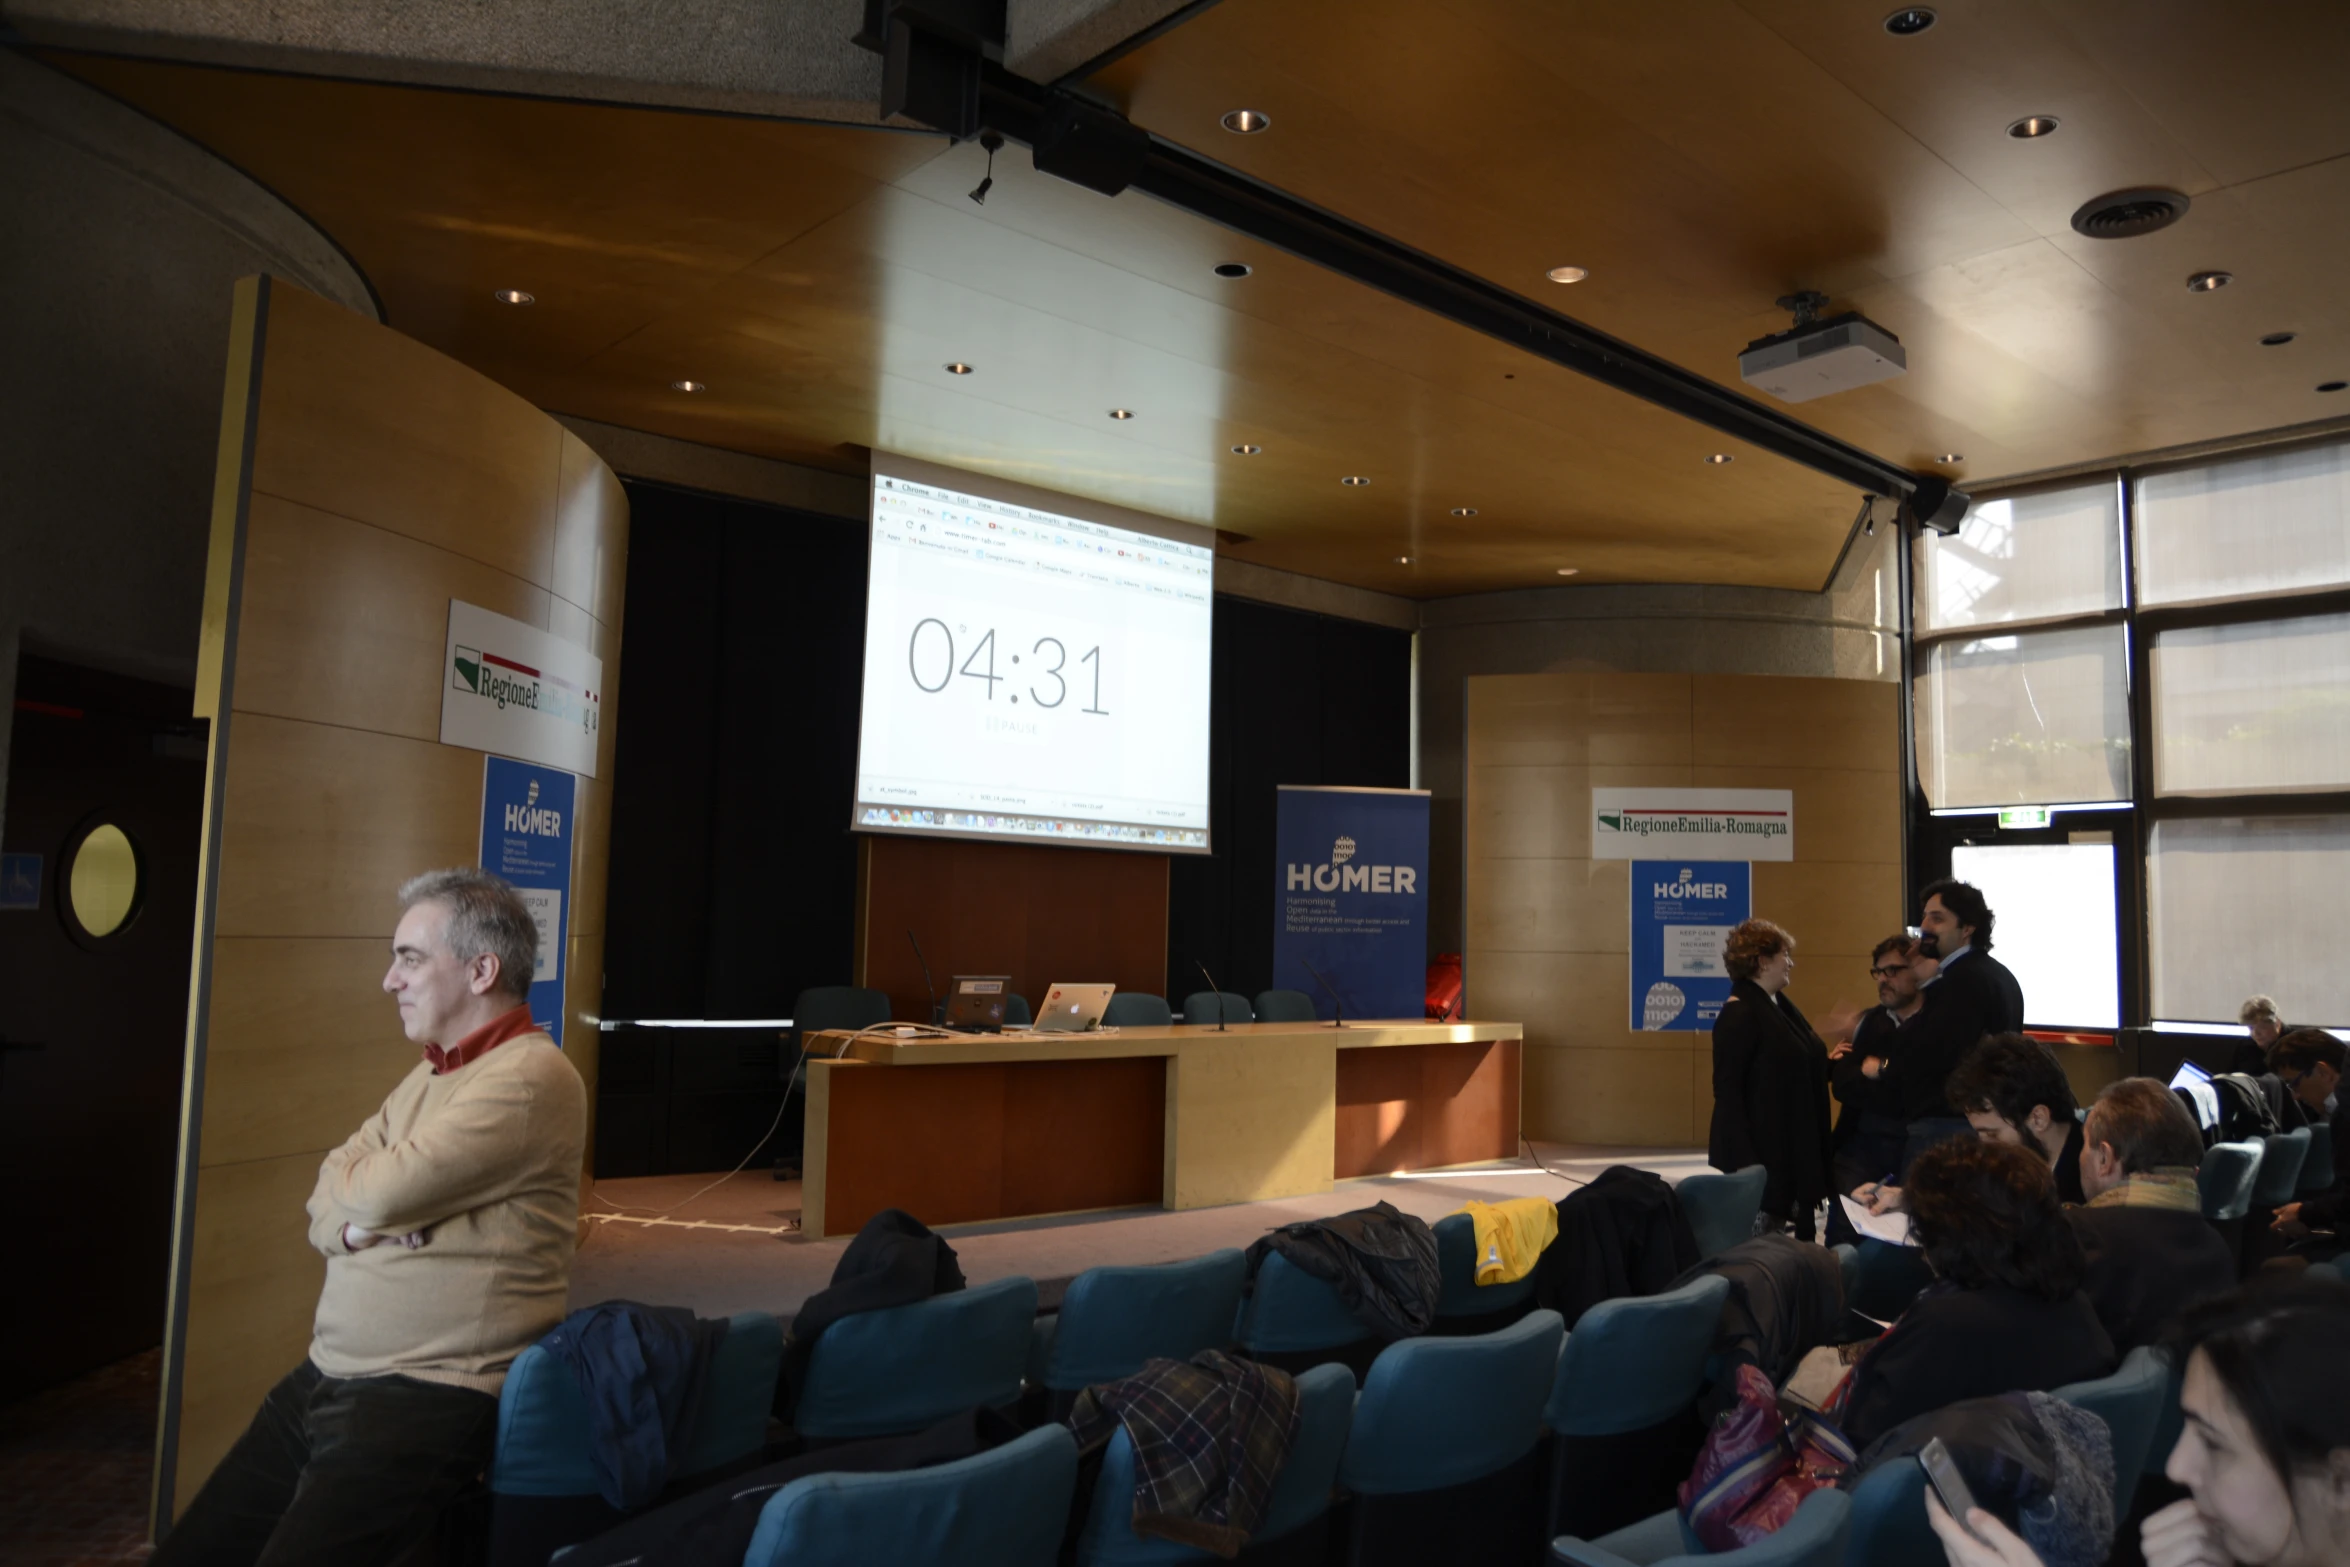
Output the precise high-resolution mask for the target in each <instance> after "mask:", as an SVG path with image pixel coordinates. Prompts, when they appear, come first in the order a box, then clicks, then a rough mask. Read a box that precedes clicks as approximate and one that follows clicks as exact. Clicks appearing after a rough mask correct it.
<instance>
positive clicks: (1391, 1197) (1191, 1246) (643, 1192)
mask: <svg viewBox="0 0 2350 1567" xmlns="http://www.w3.org/2000/svg"><path fill="white" fill-rule="evenodd" d="M1534 1152H1535V1156H1536V1158H1538V1159H1539V1160H1540V1161H1541V1162H1542V1165H1546V1166H1548V1169H1544V1168H1542V1167H1540V1166H1537V1165H1536V1164H1533V1163H1530V1162H1527V1161H1523V1160H1513V1161H1508V1162H1505V1163H1497V1164H1492V1165H1481V1166H1477V1167H1474V1168H1470V1169H1454V1170H1444V1171H1438V1172H1431V1173H1429V1174H1426V1175H1420V1174H1403V1175H1384V1176H1367V1177H1364V1178H1362V1179H1359V1180H1350V1181H1341V1182H1339V1183H1338V1185H1337V1186H1336V1187H1335V1188H1334V1189H1333V1190H1330V1191H1327V1192H1320V1193H1316V1194H1314V1195H1311V1196H1306V1197H1284V1198H1276V1199H1273V1200H1270V1201H1265V1202H1250V1203H1233V1204H1230V1205H1227V1206H1224V1207H1216V1208H1192V1209H1186V1210H1184V1211H1181V1212H1167V1211H1165V1210H1162V1209H1160V1208H1157V1207H1148V1208H1129V1209H1115V1210H1111V1211H1109V1212H1100V1213H1086V1214H1074V1215H1069V1216H1066V1217H1047V1218H1038V1219H1004V1220H997V1221H994V1222H990V1223H981V1224H956V1225H941V1226H939V1227H938V1228H939V1231H940V1233H941V1234H943V1235H945V1236H946V1237H947V1239H948V1240H949V1242H951V1243H952V1244H953V1246H954V1248H955V1252H956V1255H957V1256H958V1257H960V1258H961V1259H962V1265H963V1273H964V1276H965V1277H966V1278H968V1279H969V1280H970V1281H971V1282H972V1283H974V1284H978V1283H984V1282H985V1281H987V1280H989V1279H1000V1278H1005V1277H1008V1276H1010V1275H1013V1274H1022V1273H1024V1274H1027V1275H1028V1276H1030V1277H1031V1278H1034V1279H1036V1280H1037V1281H1038V1283H1039V1285H1040V1286H1043V1295H1044V1298H1045V1299H1046V1300H1047V1301H1048V1302H1049V1301H1053V1300H1057V1299H1058V1298H1059V1285H1060V1284H1061V1283H1062V1282H1064V1281H1066V1280H1067V1279H1069V1278H1071V1277H1074V1276H1075V1275H1076V1274H1079V1273H1082V1272H1083V1271H1085V1270H1086V1269H1087V1268H1091V1267H1095V1266H1098V1265H1100V1264H1103V1263H1150V1262H1173V1261H1176V1260H1178V1259H1181V1258H1184V1257H1196V1256H1198V1255H1199V1254H1200V1253H1201V1252H1205V1251H1213V1250H1215V1249H1216V1248H1217V1247H1219V1246H1238V1247H1244V1248H1245V1247H1246V1246H1247V1245H1248V1244H1249V1243H1250V1242H1252V1241H1254V1240H1255V1239H1256V1238H1257V1237H1258V1236H1260V1235H1262V1234H1264V1233H1265V1231H1266V1230H1268V1229H1271V1228H1273V1227H1274V1226H1276V1225H1281V1224H1287V1223H1290V1222H1291V1221H1293V1220H1297V1219H1315V1218H1321V1217H1323V1216H1325V1215H1328V1214H1333V1213H1344V1212H1346V1211H1347V1210H1348V1209H1350V1208H1365V1207H1369V1206H1370V1205H1371V1204H1373V1203H1376V1202H1381V1201H1385V1202H1391V1203H1393V1204H1395V1206H1396V1207H1398V1208H1400V1209H1402V1210H1403V1211H1404V1212H1406V1213H1413V1214H1418V1215H1419V1216H1420V1217H1421V1218H1423V1219H1427V1220H1429V1221H1431V1222H1433V1221H1434V1220H1437V1219H1440V1218H1442V1217H1443V1216H1444V1215H1446V1214H1448V1213H1451V1212H1453V1211H1454V1210H1455V1209H1457V1208H1459V1207H1460V1205H1461V1204H1462V1203H1464V1202H1468V1201H1471V1200H1477V1201H1482V1202H1497V1201H1500V1200H1502V1199H1505V1198H1510V1197H1536V1196H1541V1197H1548V1198H1550V1199H1551V1200H1552V1201H1553V1202H1555V1201H1557V1200H1558V1199H1559V1198H1561V1197H1563V1196H1565V1195H1566V1194H1567V1193H1568V1192H1569V1191H1571V1190H1573V1189H1574V1183H1575V1182H1580V1181H1588V1180H1589V1179H1591V1178H1592V1177H1593V1176H1595V1175H1597V1174H1598V1173H1599V1172H1600V1171H1601V1170H1604V1169H1606V1168H1607V1167H1608V1166H1609V1165H1611V1164H1630V1165H1636V1166H1638V1167H1639V1168H1641V1169H1644V1170H1654V1171H1656V1172H1657V1173H1658V1174H1659V1175H1662V1176H1663V1177H1664V1178H1665V1179H1666V1180H1668V1181H1675V1182H1678V1181H1679V1180H1680V1179H1681V1178H1682V1177H1683V1176H1685V1175H1694V1174H1696V1173H1698V1172H1699V1171H1701V1170H1703V1169H1705V1168H1706V1163H1705V1155H1704V1154H1703V1153H1702V1152H1701V1151H1699V1150H1696V1149H1679V1148H1621V1149H1613V1148H1592V1147H1569V1146H1562V1145H1558V1144H1542V1143H1537V1144H1535V1145H1534ZM715 1179H717V1176H716V1175H715V1174H711V1175H662V1176H647V1177H644V1178H642V1179H638V1180H613V1181H599V1182H597V1183H596V1184H595V1186H594V1187H593V1188H592V1190H591V1192H590V1194H589V1195H588V1197H587V1199H586V1201H585V1202H583V1203H582V1205H581V1206H582V1208H583V1210H584V1211H585V1213H586V1214H588V1215H611V1216H613V1217H605V1218H596V1217H585V1218H583V1219H582V1225H583V1230H584V1238H583V1239H582V1241H581V1244H580V1250H579V1257H578V1260H577V1261H576V1262H575V1263H574V1264H573V1265H572V1271H571V1304H572V1306H573V1307H574V1308H577V1307H580V1306H587V1305H593V1304H594V1303H596V1302H597V1301H603V1300H613V1299H625V1300H638V1301H644V1302H646V1303H648V1304H653V1305H677V1306H691V1307H692V1308H693V1309H694V1310H695V1311H697V1312H699V1313H700V1314H701V1315H703V1316H706V1317H716V1316H729V1315H732V1314H733V1313H735V1312H737V1311H748V1310H754V1309H756V1310H761V1311H771V1312H774V1313H775V1314H776V1315H778V1316H782V1317H789V1316H790V1315H791V1314H792V1313H793V1312H796V1311H797V1310H798V1309H799V1306H800V1303H801V1302H802V1301H804V1300H806V1299H807V1298H808V1297H809V1296H810V1295H812V1294H815V1293H816V1292H817V1291H818V1290H821V1289H823V1288H824V1286H825V1285H826V1284H828V1283H830V1282H831V1279H832V1270H833V1267H834V1265H835V1264H836V1263H838V1262H839V1260H840V1254H841V1253H842V1252H843V1251H844V1250H846V1249H847V1247H848V1244H849V1241H850V1240H851V1239H852V1237H850V1236H847V1235H840V1236H834V1237H831V1238H829V1239H825V1240H810V1239H807V1238H805V1237H803V1236H801V1235H799V1234H796V1233H785V1234H780V1235H779V1234H777V1233H776V1231H777V1230H778V1229H779V1228H781V1227H782V1226H784V1225H786V1224H789V1223H791V1222H792V1221H794V1220H796V1219H798V1217H799V1214H800V1187H799V1183H798V1182H796V1181H777V1180H774V1179H773V1178H772V1177H771V1176H770V1175H769V1173H768V1172H767V1171H766V1170H763V1169H751V1170H745V1171H744V1172H743V1173H742V1174H740V1175H737V1176H735V1177H733V1178H732V1179H731V1180H728V1181H726V1182H725V1183H723V1184H722V1185H720V1186H718V1187H716V1188H715V1189H714V1190H712V1191H710V1192H708V1193H707V1194H706V1195H704V1196H701V1197H699V1198H696V1199H694V1200H693V1201H691V1202H686V1203H685V1205H684V1206H683V1207H679V1208H676V1209H675V1211H674V1212H672V1213H668V1214H666V1215H660V1217H659V1220H658V1222H654V1223H650V1224H648V1223H642V1222H637V1221H640V1220H643V1219H647V1218H653V1217H654V1216H656V1215H659V1214H660V1210H663V1209H667V1208H671V1207H672V1206H673V1205H675V1204H677V1203H679V1202H681V1201H683V1200H684V1199H685V1198H687V1197H689V1196H691V1195H692V1193H694V1192H695V1191H696V1190H697V1189H699V1188H700V1187H703V1186H706V1185H708V1184H709V1183H710V1182H711V1181H713V1180H715ZM623 1216H625V1217H623ZM697 1226H699V1227H697Z"/></svg>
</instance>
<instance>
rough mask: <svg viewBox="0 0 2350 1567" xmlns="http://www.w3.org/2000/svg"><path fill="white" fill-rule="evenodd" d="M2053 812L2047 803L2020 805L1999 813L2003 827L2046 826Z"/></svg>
mask: <svg viewBox="0 0 2350 1567" xmlns="http://www.w3.org/2000/svg"><path fill="white" fill-rule="evenodd" d="M2050 814H2051V813H2050V812H2049V809H2048V807H2047V806H2045V805H2020V806H2017V807H2016V808H2015V809H2014V810H2012V811H2001V812H2000V813H1999V825H2000V826H2002V827H2045V826H2047V825H2048V818H2049V815H2050Z"/></svg>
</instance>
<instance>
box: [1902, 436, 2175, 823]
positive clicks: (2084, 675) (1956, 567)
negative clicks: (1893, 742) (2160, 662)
mask: <svg viewBox="0 0 2350 1567" xmlns="http://www.w3.org/2000/svg"><path fill="white" fill-rule="evenodd" d="M2120 493H2121V491H2120V486H2119V484H2118V483H2116V481H2114V480H2113V479H2111V478H2104V479H2099V480H2096V481H2093V482H2091V483H2087V484H2075V485H2068V486H2066V487H2064V488H2061V489H2053V490H2040V491H2035V492H2032V493H2028V494H2024V495H2015V496H2002V497H1998V498H1995V499H1992V500H1987V501H1985V502H1983V504H1981V505H1979V506H1977V507H1976V508H1975V509H1974V510H1973V511H1972V512H1970V513H1969V514H1968V515H1967V520H1966V523H1965V525H1964V526H1963V527H1961V528H1960V529H1959V531H1958V532H1957V533H1956V534H1954V535H1952V536H1951V537H1948V538H1943V537H1939V536H1937V535H1934V534H1925V535H1923V536H1921V537H1920V538H1919V540H1918V543H1917V548H1916V554H1915V557H1914V559H1915V563H1916V572H1917V595H1916V608H1915V611H1914V614H1915V623H1916V626H1917V632H1916V637H1917V643H1918V648H1917V660H1916V669H1915V681H1914V686H1913V689H1912V692H1911V700H1912V703H1913V711H1914V713H1915V715H1916V729H1917V761H1918V780H1919V783H1920V784H1921V785H1922V786H1923V788H1924V790H1925V794H1926V801H1927V803H1928V804H1929V805H1931V806H1932V807H1934V808H1935V809H1937V810H1968V809H1979V808H1982V807H1985V806H2005V805H2055V804H2070V803H2077V802H2081V801H2089V800H2119V799H2126V798H2128V796H2129V790H2130V709H2129V679H2128V669H2129V653H2128V643H2127V640H2126V638H2125V634H2124V632H2123V629H2122V622H2121V615H2122V603H2123V594H2122V582H2123V572H2122V545H2121V527H2120V512H2121V500H2120ZM1993 628H1996V629H1995V630H1993ZM1986 631H1991V632H1992V634H1989V635H1986V634H1985V633H1986Z"/></svg>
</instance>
